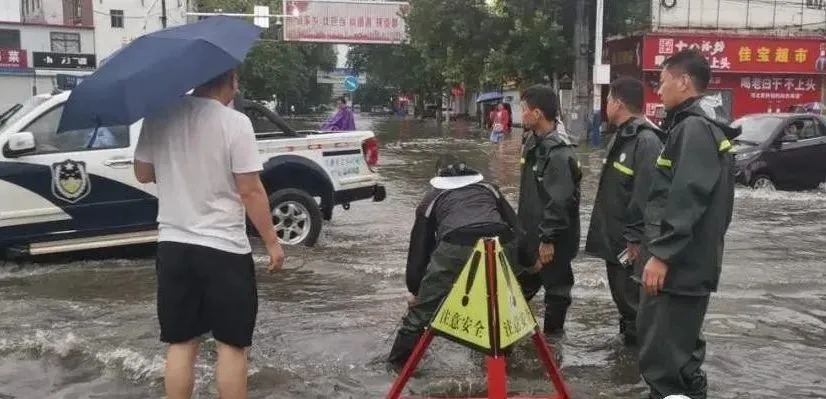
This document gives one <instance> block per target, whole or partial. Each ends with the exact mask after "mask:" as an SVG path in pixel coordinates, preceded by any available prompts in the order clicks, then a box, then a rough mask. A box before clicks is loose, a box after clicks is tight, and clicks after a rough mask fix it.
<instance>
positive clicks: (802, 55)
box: [642, 33, 826, 74]
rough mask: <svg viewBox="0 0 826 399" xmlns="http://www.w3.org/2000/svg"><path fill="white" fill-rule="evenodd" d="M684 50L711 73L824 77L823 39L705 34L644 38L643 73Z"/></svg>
mask: <svg viewBox="0 0 826 399" xmlns="http://www.w3.org/2000/svg"><path fill="white" fill-rule="evenodd" d="M684 49H697V50H700V51H701V52H702V53H703V54H704V55H705V56H706V58H707V59H708V62H709V64H710V65H711V69H712V71H715V72H738V73H786V74H826V39H822V38H811V37H801V38H797V37H764V36H757V37H749V36H716V35H709V34H706V35H702V34H699V35H698V34H694V35H688V34H674V35H668V34H660V33H657V34H648V35H646V36H645V39H644V43H643V63H642V64H643V69H644V70H657V69H660V65H661V64H662V62H663V61H664V60H665V59H666V58H668V57H670V56H672V55H674V54H676V53H678V52H680V51H682V50H684Z"/></svg>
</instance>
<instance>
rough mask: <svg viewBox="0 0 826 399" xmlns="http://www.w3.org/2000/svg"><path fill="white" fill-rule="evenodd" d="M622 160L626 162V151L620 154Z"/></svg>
mask: <svg viewBox="0 0 826 399" xmlns="http://www.w3.org/2000/svg"><path fill="white" fill-rule="evenodd" d="M620 162H625V153H624V152H623V153H622V154H620Z"/></svg>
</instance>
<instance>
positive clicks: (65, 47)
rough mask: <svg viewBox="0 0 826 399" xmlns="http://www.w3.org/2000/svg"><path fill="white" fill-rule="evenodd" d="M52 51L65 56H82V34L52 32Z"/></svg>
mask: <svg viewBox="0 0 826 399" xmlns="http://www.w3.org/2000/svg"><path fill="white" fill-rule="evenodd" d="M50 36H51V39H52V51H53V52H55V53H64V54H80V33H67V32H51V34H50Z"/></svg>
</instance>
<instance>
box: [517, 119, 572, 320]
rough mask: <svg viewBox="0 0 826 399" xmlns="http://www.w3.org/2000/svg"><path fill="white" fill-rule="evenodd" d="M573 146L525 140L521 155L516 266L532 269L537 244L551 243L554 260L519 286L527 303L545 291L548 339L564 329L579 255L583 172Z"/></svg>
mask: <svg viewBox="0 0 826 399" xmlns="http://www.w3.org/2000/svg"><path fill="white" fill-rule="evenodd" d="M574 147H575V146H574V145H573V144H572V143H571V142H570V140H569V139H568V137H567V136H566V135H564V134H562V133H559V132H557V131H553V132H551V133H548V134H547V135H545V136H543V137H539V136H536V135H534V134H531V135H529V136H528V137H527V139H526V140H525V144H524V149H523V152H522V168H521V169H522V176H521V184H520V188H519V208H518V214H519V222H520V225H521V226H522V228H523V230H524V232H525V236H524V237H523V238H522V239H521V240H520V241H519V255H518V263H519V264H520V265H521V266H522V267H523V268H530V267H533V265H534V264H535V263H536V260H537V257H538V256H539V252H538V251H539V244H540V242H548V243H553V244H554V258H553V262H551V264H550V265H545V267H544V268H543V269H542V272H541V273H540V274H539V275H529V274H524V275H523V276H524V279H520V283H521V284H522V288H523V290H524V291H525V296H526V297H528V298H529V299H530V298H531V297H533V295H535V294H536V293H537V291H539V288H541V287H543V286H544V287H545V327H544V331H545V333H547V334H555V333H558V332H561V331H562V329H563V325H564V322H565V315H566V314H567V311H568V307H569V306H570V304H571V292H570V291H571V287H572V286H573V285H574V274H573V271H572V270H571V260H573V259H574V257H576V255H577V253H578V252H579V240H580V238H579V234H580V223H579V201H580V181H581V180H582V171H581V169H580V164H579V161H578V160H577V158H576V154H575V152H574Z"/></svg>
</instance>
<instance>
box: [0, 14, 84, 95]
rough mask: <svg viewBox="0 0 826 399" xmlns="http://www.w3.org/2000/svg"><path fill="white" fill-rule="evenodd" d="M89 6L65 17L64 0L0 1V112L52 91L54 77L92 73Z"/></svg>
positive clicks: (54, 84)
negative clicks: (0, 8) (35, 95)
mask: <svg viewBox="0 0 826 399" xmlns="http://www.w3.org/2000/svg"><path fill="white" fill-rule="evenodd" d="M91 1H92V0H79V1H77V2H75V3H74V4H79V5H80V6H78V7H72V8H69V11H68V12H67V13H64V4H72V3H70V2H69V1H68V0H67V2H66V3H64V2H63V1H61V0H22V1H20V0H16V1H14V0H0V7H2V10H0V87H2V90H0V110H4V109H6V108H8V107H9V106H11V105H13V104H15V103H21V102H23V101H25V100H26V99H28V98H29V97H30V96H31V95H32V94H39V93H44V92H45V93H48V92H50V91H52V90H53V89H54V88H55V86H56V76H57V75H58V74H68V75H85V74H88V73H90V72H91V71H92V70H94V68H95V67H96V65H97V62H96V58H95V54H94V53H95V50H94V47H95V37H94V28H93V27H92V25H91V7H89V8H88V9H84V8H83V7H82V6H83V5H91Z"/></svg>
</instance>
